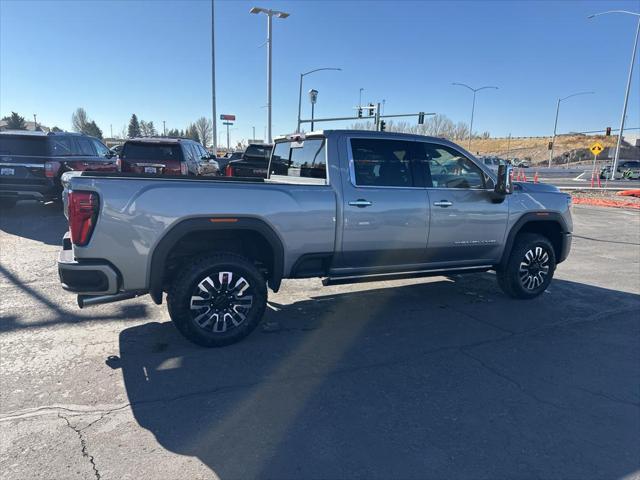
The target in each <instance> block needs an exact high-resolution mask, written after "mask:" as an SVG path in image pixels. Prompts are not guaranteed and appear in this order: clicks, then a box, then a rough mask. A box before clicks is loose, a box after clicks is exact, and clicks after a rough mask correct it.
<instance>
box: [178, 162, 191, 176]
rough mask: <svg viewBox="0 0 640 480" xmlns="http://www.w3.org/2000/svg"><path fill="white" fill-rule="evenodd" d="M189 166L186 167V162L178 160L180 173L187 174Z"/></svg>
mask: <svg viewBox="0 0 640 480" xmlns="http://www.w3.org/2000/svg"><path fill="white" fill-rule="evenodd" d="M188 174H189V168H188V167H187V164H186V162H180V175H188Z"/></svg>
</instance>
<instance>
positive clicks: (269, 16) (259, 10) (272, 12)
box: [249, 7, 289, 143]
mask: <svg viewBox="0 0 640 480" xmlns="http://www.w3.org/2000/svg"><path fill="white" fill-rule="evenodd" d="M249 13H254V14H259V13H264V14H265V15H266V16H267V143H271V142H272V136H271V57H272V54H271V51H272V34H271V33H272V32H271V24H272V18H273V16H274V15H275V16H276V17H278V18H287V17H288V16H289V14H288V13H285V12H279V11H278V10H271V9H270V8H261V7H253V8H252V9H251V10H249Z"/></svg>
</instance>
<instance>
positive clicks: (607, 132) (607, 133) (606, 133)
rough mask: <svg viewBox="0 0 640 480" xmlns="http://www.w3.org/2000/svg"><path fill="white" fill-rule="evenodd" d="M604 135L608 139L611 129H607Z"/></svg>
mask: <svg viewBox="0 0 640 480" xmlns="http://www.w3.org/2000/svg"><path fill="white" fill-rule="evenodd" d="M605 135H606V136H607V137H610V136H611V127H607V131H606V132H605Z"/></svg>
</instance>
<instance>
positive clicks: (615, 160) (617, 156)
mask: <svg viewBox="0 0 640 480" xmlns="http://www.w3.org/2000/svg"><path fill="white" fill-rule="evenodd" d="M608 13H624V14H627V15H634V16H636V17H638V28H637V29H636V37H635V39H634V41H633V52H632V53H631V64H630V65H629V77H628V78H627V89H626V91H625V93H624V105H623V107H622V118H621V119H620V132H618V141H617V143H616V154H615V156H614V158H613V166H612V168H611V177H610V180H614V179H615V176H616V169H617V168H618V161H619V160H620V145H621V143H622V133H623V131H624V117H626V116H627V104H628V103H629V90H630V89H631V78H632V77H633V64H634V63H635V60H636V50H637V48H638V37H639V36H640V13H635V12H628V11H626V10H610V11H608V12H602V13H596V14H593V15H589V17H588V18H594V17H598V16H600V15H606V14H608Z"/></svg>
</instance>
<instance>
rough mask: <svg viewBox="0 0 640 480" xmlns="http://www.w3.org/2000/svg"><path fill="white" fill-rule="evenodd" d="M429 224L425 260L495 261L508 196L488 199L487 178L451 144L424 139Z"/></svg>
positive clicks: (458, 263)
mask: <svg viewBox="0 0 640 480" xmlns="http://www.w3.org/2000/svg"><path fill="white" fill-rule="evenodd" d="M425 151H426V162H427V165H426V166H428V172H427V175H429V176H430V179H428V182H429V183H431V188H430V189H429V199H430V202H431V223H430V225H429V243H428V256H429V262H430V263H432V262H433V263H440V262H445V263H449V262H450V263H451V264H452V265H453V264H455V265H456V266H463V264H465V263H468V264H469V265H477V264H486V265H492V264H494V263H495V262H496V261H498V260H499V258H500V254H501V252H502V246H503V242H504V239H505V231H506V227H507V217H508V214H509V204H508V198H507V199H506V200H505V201H503V202H502V203H493V202H492V200H491V196H490V193H491V191H492V190H493V180H492V179H491V178H490V177H489V176H488V175H486V174H485V173H484V172H483V171H482V170H481V169H480V167H478V166H477V165H476V164H475V163H474V162H473V161H472V160H471V159H469V158H468V157H467V156H466V155H465V154H463V153H462V152H460V151H458V150H457V149H455V148H453V147H451V146H448V145H444V144H439V143H435V142H434V143H425Z"/></svg>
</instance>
